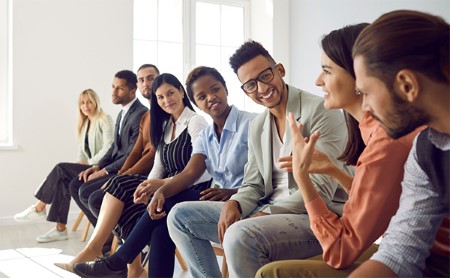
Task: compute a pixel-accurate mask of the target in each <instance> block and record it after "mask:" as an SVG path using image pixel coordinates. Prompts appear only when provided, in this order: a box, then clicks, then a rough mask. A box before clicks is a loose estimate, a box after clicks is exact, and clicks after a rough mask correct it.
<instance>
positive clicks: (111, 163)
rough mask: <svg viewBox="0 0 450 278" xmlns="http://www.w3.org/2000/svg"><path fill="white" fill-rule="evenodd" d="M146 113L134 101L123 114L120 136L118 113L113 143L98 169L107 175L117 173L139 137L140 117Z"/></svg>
mask: <svg viewBox="0 0 450 278" xmlns="http://www.w3.org/2000/svg"><path fill="white" fill-rule="evenodd" d="M147 111H148V109H147V107H145V106H144V105H143V104H142V103H141V102H140V101H139V99H136V101H135V102H134V103H133V105H131V107H130V109H129V110H128V112H127V113H126V114H125V118H124V119H123V123H122V130H121V133H120V135H119V124H120V117H121V113H122V111H121V112H120V113H119V115H118V116H117V120H116V127H115V131H114V143H113V144H112V145H111V147H110V148H109V150H108V152H107V153H106V154H105V156H103V157H102V159H101V160H100V162H99V163H98V166H99V167H100V168H105V169H106V171H108V173H109V174H115V173H117V172H119V170H120V168H122V165H123V164H124V163H125V160H126V159H127V156H128V155H129V154H130V152H131V150H132V149H133V147H134V144H135V143H136V140H137V138H138V135H139V124H140V122H141V117H142V115H143V114H144V113H145V112H147Z"/></svg>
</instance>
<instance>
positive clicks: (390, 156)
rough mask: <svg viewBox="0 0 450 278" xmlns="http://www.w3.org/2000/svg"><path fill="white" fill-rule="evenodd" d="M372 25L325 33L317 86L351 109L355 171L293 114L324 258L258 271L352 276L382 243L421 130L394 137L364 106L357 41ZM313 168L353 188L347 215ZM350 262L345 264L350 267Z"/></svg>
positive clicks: (300, 167) (349, 152) (302, 179)
mask: <svg viewBox="0 0 450 278" xmlns="http://www.w3.org/2000/svg"><path fill="white" fill-rule="evenodd" d="M367 25H368V24H365V23H361V24H357V25H351V26H346V27H344V28H342V29H338V30H335V31H332V32H331V33H330V34H328V35H326V36H324V38H323V39H322V48H323V53H322V59H321V66H322V73H321V74H320V75H319V77H318V78H317V81H316V85H317V86H320V87H322V90H323V91H324V94H325V96H324V106H325V108H327V109H343V110H344V111H345V114H346V117H347V125H348V131H349V136H348V138H349V141H348V143H347V148H346V149H345V151H344V153H343V155H341V159H343V160H344V161H345V162H346V163H347V164H354V165H355V166H356V167H355V176H354V177H351V176H349V175H348V174H346V173H344V172H342V171H341V170H339V168H337V167H336V166H335V165H334V164H333V163H332V162H331V161H330V160H329V159H328V157H327V156H326V155H324V154H323V153H320V152H319V151H317V150H315V149H314V146H315V143H316V142H317V140H320V138H319V137H320V132H315V133H313V134H312V135H311V136H310V138H308V140H305V138H303V136H302V135H301V127H297V125H296V124H295V121H294V120H293V117H292V115H289V122H290V129H291V133H292V138H293V140H294V145H293V151H292V156H293V165H292V169H293V174H294V178H295V180H296V181H297V184H299V185H300V184H301V186H299V189H300V191H301V193H302V195H303V199H304V200H305V206H306V209H307V211H308V215H309V219H310V222H311V229H312V230H313V232H314V235H315V236H316V238H317V239H318V240H319V242H320V245H321V246H322V249H323V260H322V258H317V260H298V261H297V260H294V261H280V262H274V263H271V264H268V265H266V266H264V267H262V268H261V269H260V270H259V271H258V274H257V276H258V277H273V276H280V277H282V276H284V277H306V276H311V275H314V276H319V277H322V276H333V277H339V276H347V275H348V274H349V273H350V272H351V270H353V269H354V268H355V267H356V266H357V265H358V263H359V261H358V258H359V257H360V256H361V255H363V256H362V257H361V258H359V260H362V259H368V257H370V255H371V254H373V253H374V251H375V250H376V246H372V244H373V243H374V242H375V241H376V240H377V239H378V238H379V237H380V236H381V235H382V234H383V233H384V231H385V230H386V228H387V227H388V224H389V221H390V220H391V217H392V216H393V215H394V214H395V212H396V211H397V208H398V205H399V199H400V193H401V181H402V178H403V165H404V164H405V161H406V158H407V156H408V153H409V151H410V149H411V147H412V142H413V139H414V137H415V136H416V135H417V133H418V131H419V130H416V131H414V132H412V133H410V134H408V135H405V136H404V137H402V138H400V139H398V140H393V139H391V138H390V137H389V136H388V135H387V134H386V131H385V130H384V129H383V127H382V126H381V125H380V123H379V122H378V121H376V120H375V119H374V118H373V117H372V115H371V114H370V113H367V112H364V111H363V108H362V102H363V96H362V95H361V93H360V92H359V91H357V90H356V89H355V72H354V69H353V60H352V47H353V44H354V43H355V40H356V38H357V37H358V34H359V33H360V32H361V31H362V30H363V29H364V27H366V26H367ZM310 173H323V174H328V175H330V176H331V177H333V178H334V179H336V180H337V181H339V183H340V184H341V185H342V186H343V187H344V188H346V190H347V191H348V192H349V198H348V201H347V202H346V204H345V205H344V208H343V213H342V216H339V215H337V214H335V213H334V212H332V211H330V210H329V209H328V208H327V207H326V205H325V203H324V201H323V199H322V198H321V197H320V195H319V194H318V192H317V190H316V189H315V188H314V186H313V184H312V182H311V179H310V177H309V174H310ZM364 252H365V253H364ZM344 268H345V269H344Z"/></svg>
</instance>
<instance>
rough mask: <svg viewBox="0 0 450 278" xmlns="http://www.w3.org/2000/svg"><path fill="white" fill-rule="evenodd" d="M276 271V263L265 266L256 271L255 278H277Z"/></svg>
mask: <svg viewBox="0 0 450 278" xmlns="http://www.w3.org/2000/svg"><path fill="white" fill-rule="evenodd" d="M277 269H278V265H277V262H273V263H269V264H266V265H264V266H263V267H261V268H260V269H258V272H256V275H255V278H264V277H278V275H277Z"/></svg>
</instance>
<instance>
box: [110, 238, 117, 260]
mask: <svg viewBox="0 0 450 278" xmlns="http://www.w3.org/2000/svg"><path fill="white" fill-rule="evenodd" d="M118 247H119V239H118V238H117V237H116V236H114V238H113V241H112V243H111V251H109V255H110V256H111V255H112V254H114V253H115V252H116V251H117V248H118Z"/></svg>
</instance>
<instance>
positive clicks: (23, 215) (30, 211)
mask: <svg viewBox="0 0 450 278" xmlns="http://www.w3.org/2000/svg"><path fill="white" fill-rule="evenodd" d="M43 219H45V210H44V211H41V212H37V211H36V209H35V208H34V206H30V207H29V208H27V209H26V210H24V211H22V212H19V213H17V214H16V215H14V220H16V221H17V222H30V221H36V220H43Z"/></svg>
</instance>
